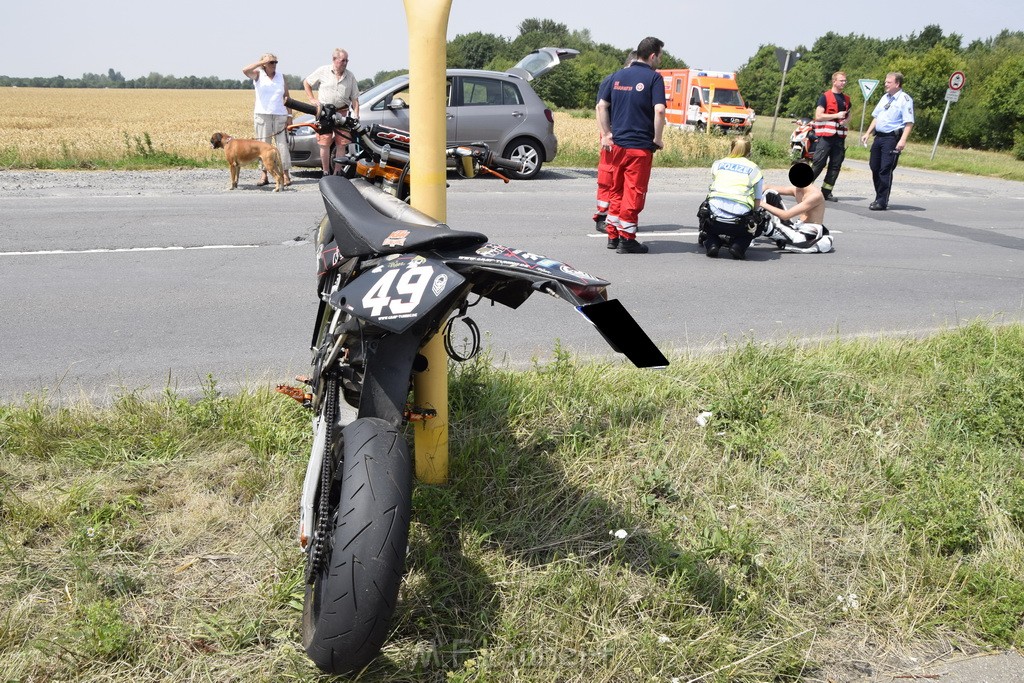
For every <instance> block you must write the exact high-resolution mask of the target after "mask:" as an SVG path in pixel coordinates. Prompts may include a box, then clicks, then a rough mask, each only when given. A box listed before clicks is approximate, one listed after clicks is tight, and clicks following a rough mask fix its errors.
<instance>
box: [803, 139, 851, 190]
mask: <svg viewBox="0 0 1024 683" xmlns="http://www.w3.org/2000/svg"><path fill="white" fill-rule="evenodd" d="M845 158H846V138H845V137H839V136H838V135H819V136H818V142H817V144H815V146H814V161H812V162H811V168H813V169H814V179H815V180H817V179H818V176H819V175H821V171H822V169H824V168H825V164H826V163H828V171H826V172H825V180H824V181H823V183H822V184H823V186H824V187H826V188H828V189H832V188H833V187H835V184H836V180H837V179H838V178H839V170H840V168H842V166H843V159H845Z"/></svg>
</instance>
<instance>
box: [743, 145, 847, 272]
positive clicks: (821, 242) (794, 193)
mask: <svg viewBox="0 0 1024 683" xmlns="http://www.w3.org/2000/svg"><path fill="white" fill-rule="evenodd" d="M789 182H791V183H793V184H792V185H779V186H769V187H768V188H766V189H765V191H764V197H763V200H762V201H761V208H762V209H763V210H764V211H766V212H768V213H769V214H771V216H772V219H771V221H770V223H769V225H768V226H767V227H766V229H765V230H764V232H763V233H762V234H761V235H759V236H760V237H764V238H766V239H770V240H772V241H774V242H775V244H776V246H778V248H779V249H782V250H784V251H793V252H798V253H803V254H814V253H825V252H829V251H832V237H831V235H829V233H828V229H827V228H826V227H825V225H824V221H825V196H824V195H823V194H822V193H821V190H820V189H818V188H817V187H816V186H815V185H814V184H813V183H814V171H813V170H812V169H811V167H810V166H808V165H807V164H804V163H796V164H794V165H793V167H792V168H790V169H789ZM782 196H786V197H793V198H795V199H796V204H795V205H794V206H793V207H792V208H788V209H787V208H786V206H785V204H784V203H783V201H782V199H781V197H782Z"/></svg>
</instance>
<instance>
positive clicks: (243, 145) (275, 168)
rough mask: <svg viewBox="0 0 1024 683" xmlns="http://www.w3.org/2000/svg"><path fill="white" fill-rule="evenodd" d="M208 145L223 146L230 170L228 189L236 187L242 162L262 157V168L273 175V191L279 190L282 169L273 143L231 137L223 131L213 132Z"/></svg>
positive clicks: (282, 180)
mask: <svg viewBox="0 0 1024 683" xmlns="http://www.w3.org/2000/svg"><path fill="white" fill-rule="evenodd" d="M210 146H211V147H213V148H214V149H220V148H224V155H225V156H226V157H227V160H228V169H229V170H230V171H231V187H229V188H228V189H229V190H233V189H235V188H236V187H238V173H239V171H240V170H241V168H242V164H247V163H249V162H251V161H255V160H256V159H262V160H263V168H264V169H266V171H267V173H269V174H270V175H272V176H274V183H275V186H274V192H280V191H281V187H282V186H283V185H284V171H282V170H281V155H280V154H278V152H277V147H275V146H274V145H271V144H269V143H266V142H261V141H259V140H251V139H248V138H233V137H231V136H230V135H224V134H223V133H214V134H213V137H211V138H210Z"/></svg>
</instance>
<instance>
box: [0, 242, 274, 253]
mask: <svg viewBox="0 0 1024 683" xmlns="http://www.w3.org/2000/svg"><path fill="white" fill-rule="evenodd" d="M259 246H260V245H258V244H206V245H202V246H198V247H124V248H120V249H52V250H45V251H0V256H56V255H63V254H121V253H126V252H136V251H195V250H199V249H258V248H259Z"/></svg>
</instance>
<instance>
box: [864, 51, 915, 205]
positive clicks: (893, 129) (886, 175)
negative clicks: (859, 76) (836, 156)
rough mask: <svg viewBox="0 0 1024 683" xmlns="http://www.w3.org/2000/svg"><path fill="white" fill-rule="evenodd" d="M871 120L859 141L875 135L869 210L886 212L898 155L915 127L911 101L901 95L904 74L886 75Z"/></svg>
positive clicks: (904, 94) (912, 102) (872, 146)
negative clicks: (880, 97) (872, 188)
mask: <svg viewBox="0 0 1024 683" xmlns="http://www.w3.org/2000/svg"><path fill="white" fill-rule="evenodd" d="M871 115H872V116H873V117H874V118H873V119H872V120H871V125H870V126H868V129H867V131H866V132H865V133H864V135H862V136H861V138H860V141H861V142H862V143H863V144H865V145H866V144H868V136H869V135H871V133H874V134H875V142H874V143H873V144H872V145H871V164H870V165H871V179H872V180H873V181H874V183H875V201H873V202H871V206H869V207H868V208H869V209H871V210H872V211H885V210H886V209H887V208H888V207H889V191H890V190H891V189H892V174H893V171H895V170H896V164H897V162H899V159H900V152H902V151H903V148H904V147H906V146H907V140H908V139H909V138H910V131H911V130H912V129H913V127H914V100H913V99H911V97H910V95H908V94H907V93H905V92H903V74H901V73H899V72H898V71H897V72H893V73H889V74H886V76H885V95H883V96H882V99H881V100H879V102H878V104H877V105H875V110H874V111H873V112H871Z"/></svg>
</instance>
